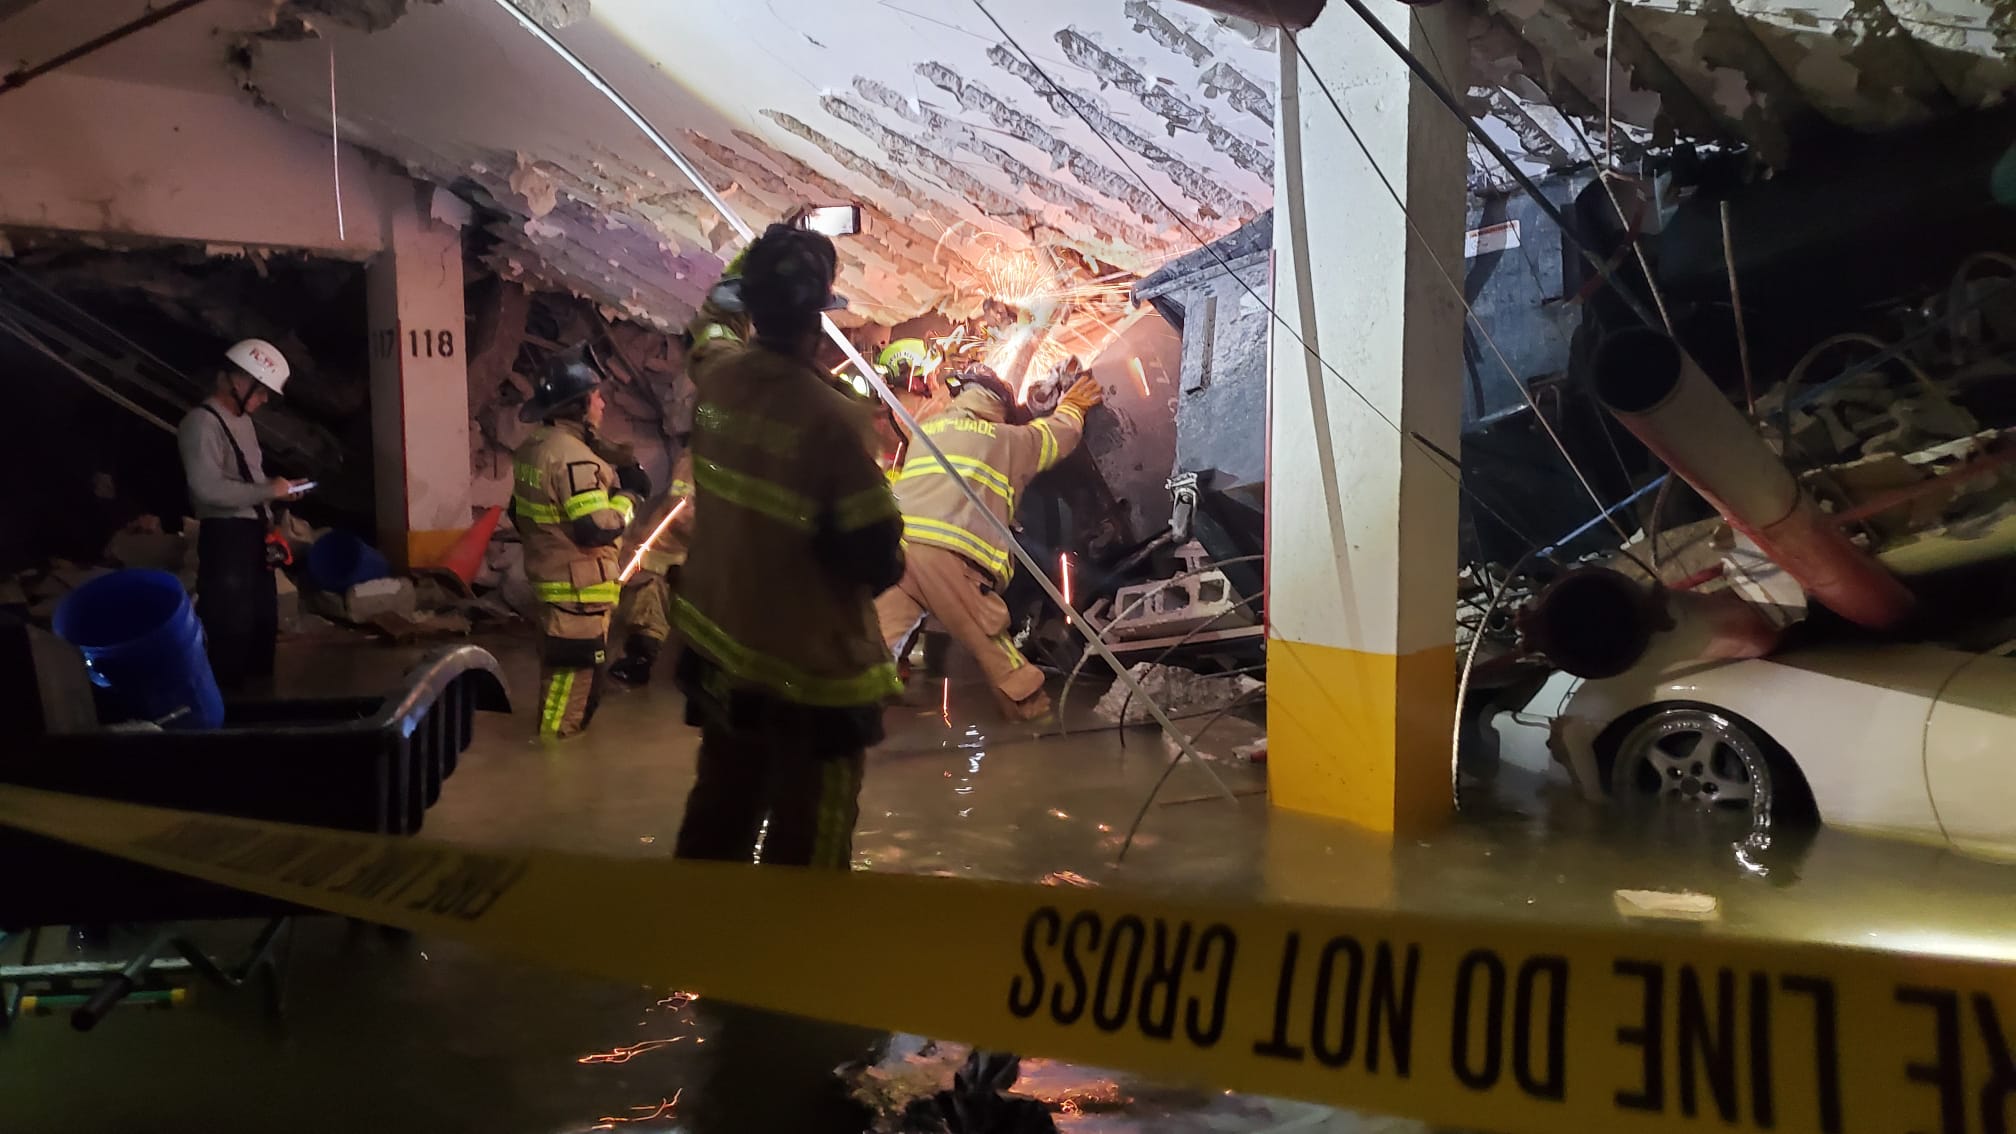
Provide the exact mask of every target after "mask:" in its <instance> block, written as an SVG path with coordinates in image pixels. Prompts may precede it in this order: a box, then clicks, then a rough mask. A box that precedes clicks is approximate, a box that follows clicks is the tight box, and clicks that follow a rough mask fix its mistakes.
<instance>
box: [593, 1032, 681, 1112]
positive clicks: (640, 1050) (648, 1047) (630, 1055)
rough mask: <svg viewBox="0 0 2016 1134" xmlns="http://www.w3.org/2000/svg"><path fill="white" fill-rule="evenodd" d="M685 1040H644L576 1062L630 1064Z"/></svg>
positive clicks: (676, 1037)
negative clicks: (641, 1057) (652, 1052)
mask: <svg viewBox="0 0 2016 1134" xmlns="http://www.w3.org/2000/svg"><path fill="white" fill-rule="evenodd" d="M685 1038H686V1037H685V1036H673V1037H672V1038H671V1039H652V1040H644V1041H642V1042H641V1043H633V1044H631V1045H629V1046H628V1047H619V1048H616V1049H615V1050H613V1051H598V1052H595V1053H594V1054H593V1055H584V1056H582V1057H581V1058H579V1059H577V1060H575V1061H574V1062H576V1063H581V1064H595V1063H628V1062H630V1061H631V1060H633V1059H635V1058H637V1057H638V1056H640V1055H642V1054H644V1053H645V1052H647V1051H656V1050H657V1049H659V1048H661V1047H670V1046H672V1045H673V1044H675V1043H678V1042H679V1041H680V1040H683V1039H685ZM605 1121H606V1120H605Z"/></svg>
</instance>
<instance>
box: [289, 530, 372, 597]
mask: <svg viewBox="0 0 2016 1134" xmlns="http://www.w3.org/2000/svg"><path fill="white" fill-rule="evenodd" d="M307 571H308V581H309V582H310V583H313V584H315V589H317V590H322V591H329V592H331V593H333V594H342V593H343V592H344V591H347V590H349V589H350V588H351V587H354V586H356V585H357V584H359V583H368V582H370V581H371V580H373V579H383V578H386V577H388V576H390V575H391V574H392V565H391V564H390V563H387V562H385V557H384V556H382V555H380V554H378V549H377V548H375V547H372V546H371V545H370V544H368V543H365V542H364V541H363V540H361V539H358V538H357V537H356V536H354V535H351V534H350V533H349V532H344V531H332V532H330V533H328V534H327V535H324V536H323V537H322V538H321V539H318V540H316V541H315V546H313V547H311V548H309V549H308V563H307Z"/></svg>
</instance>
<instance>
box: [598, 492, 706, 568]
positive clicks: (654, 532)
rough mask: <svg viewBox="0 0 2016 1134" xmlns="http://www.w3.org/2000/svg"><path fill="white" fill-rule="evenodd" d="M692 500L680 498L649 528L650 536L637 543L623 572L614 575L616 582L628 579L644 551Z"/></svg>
mask: <svg viewBox="0 0 2016 1134" xmlns="http://www.w3.org/2000/svg"><path fill="white" fill-rule="evenodd" d="M692 502H693V501H692V499H691V498H690V497H689V498H688V499H685V500H681V501H680V502H679V503H678V504H677V505H676V506H674V507H673V509H672V510H671V511H670V512H667V513H665V518H664V519H662V520H660V521H658V526H657V527H655V528H653V529H651V536H650V538H649V539H646V540H645V541H644V542H643V543H640V544H638V545H637V552H636V554H634V555H632V556H631V557H630V562H629V564H628V565H626V566H625V567H624V568H623V573H622V574H620V575H618V576H616V581H617V582H618V583H627V582H629V581H630V576H632V575H635V574H636V573H637V565H638V564H640V563H642V562H644V553H645V552H647V551H649V550H651V545H652V544H654V543H657V542H658V537H659V536H662V535H664V534H665V530H666V529H667V528H670V527H671V526H672V521H674V520H676V519H678V518H679V513H681V512H684V511H685V510H686V505H688V504H691V503H692Z"/></svg>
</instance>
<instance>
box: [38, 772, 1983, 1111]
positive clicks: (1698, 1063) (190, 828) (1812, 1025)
mask: <svg viewBox="0 0 2016 1134" xmlns="http://www.w3.org/2000/svg"><path fill="white" fill-rule="evenodd" d="M0 823H5V824H7V825H10V826H15V827H19V828H22V829H24V830H28V831H32V832H35V833H38V834H42V835H48V836H51V837H54V838H58V839H63V840H66V841H69V842H73V843H76V844H79V845H81V846H86V847H90V848H92V849H94V850H99V851H104V852H107V853H111V854H115V855H118V856H121V857H123V858H128V859H132V860H134V861H136V862H141V863H145V864H147V865H149V866H155V867H160V868H163V869H166V870H172V871H175V872H177V873H181V874H187V875H191V876H193V877H197V878H202V879H206V880H208V881H211V882H217V883H222V884H224V885H227V886H233V887H237V888H239V889H242V890H248V891H251V892H254V893H258V894H264V895H267V896H269V897H273V898H278V899H282V900H285V901H291V902H296V903H299V904H301V905H303V906H309V907H313V908H315V909H320V910H326V911H328V912H330V913H336V914H344V915H348V916H351V917H356V918H362V919H366V920H370V921H375V922H381V923H384V924H387V925H394V926H400V927H403V928H406V929H410V930H414V931H416V932H420V933H427V934H435V935H438V936H442V937H449V938H457V939H461V940H464V941H468V942H470V943H472V944H476V945H480V946H484V947H486V948H490V949H493V950H495V951H497V952H500V953H504V954H508V955H511V956H515V957H519V958H522V959H525V960H529V961H532V962H535V963H540V964H546V965H551V966H554V967H559V968H565V969H570V970H574V971H577V972H582V973H588V974H595V975H600V976H604V977H608V978H611V979H616V980H622V981H629V982H636V983H644V984H653V985H660V986H668V987H680V988H688V989H693V990H695V991H698V992H700V993H702V994H703V995H708V996H718V997H721V998H723V999H727V1000H732V1001H737V1002H741V1003H746V1004H751V1005H755V1006H758V1007H762V1008H770V1009H777V1010H784V1011H789V1012H795V1013H799V1014H802V1015H806V1016H815V1017H820V1018H823V1019H828V1020H834V1021H839V1022H842V1023H848V1024H855V1025H860V1026H865V1027H872V1028H886V1029H891V1030H901V1031H907V1032H913V1033H918V1034H923V1035H930V1036H938V1037H942V1038H946V1039H956V1040H961V1041H965V1042H969V1043H974V1044H977V1045H980V1046H983V1047H987V1048H993V1049H999V1050H1010V1051H1016V1052H1021V1053H1024V1054H1034V1055H1044V1056H1051V1057H1057V1058H1064V1059H1070V1060H1075V1061H1079V1062H1084V1063H1089V1064H1093V1065H1097V1066H1102V1067H1110V1068H1123V1069H1130V1070H1136V1071H1140V1072H1144V1073H1146V1074H1149V1075H1152V1076H1154V1077H1157V1078H1161V1079H1164V1080H1178V1081H1187V1082H1195V1083H1208V1084H1211V1085H1213V1086H1218V1087H1226V1088H1236V1089H1239V1090H1245V1091H1255V1092H1262V1093H1266V1094H1272V1095H1279V1096H1286V1097H1293V1098H1301V1099H1308V1100H1311V1101H1316V1102H1327V1103H1335V1104H1339V1105H1344V1106H1349V1107H1353V1108H1356V1109H1359V1110H1365V1111H1372V1112H1378V1113H1384V1114H1395V1115H1406V1116H1412V1117H1416V1118H1421V1119H1425V1120H1427V1121H1429V1122H1432V1123H1435V1124H1437V1125H1442V1126H1451V1127H1461V1128H1466V1129H1486V1130H1494V1131H1502V1132H1505V1134H1525V1132H1532V1134H1560V1132H1561V1131H1564V1130H1590V1131H1605V1132H1621V1134H1628V1132H1632V1131H1678V1130H1690V1129H1703V1130H1718V1131H1726V1130H1741V1131H1751V1130H1755V1131H1795V1130H1796V1131H1822V1132H1826V1134H1836V1132H1841V1134H1974V1132H1980V1134H2002V1132H2004V1131H2005V1130H2007V1129H2008V1128H2009V1122H2010V1119H2011V1117H2012V1116H2016V1060H2012V1055H2011V1048H2012V1040H2016V968H2011V967H2008V966H2001V965H1997V964H1994V963H1992V962H1987V961H1976V960H1965V959H1954V958H1946V957H1932V956H1924V955H1916V954H1905V953H1892V952H1882V951H1874V950H1860V949H1847V948H1840V947H1833V946H1816V945H1805V944H1789V943H1770V942H1765V941H1752V940H1742V939H1736V938H1730V937H1725V936H1715V937H1709V936H1703V935H1700V934H1698V933H1697V934H1679V933H1673V932H1669V931H1660V930H1638V929H1628V930H1627V929H1621V928H1619V929H1590V928H1582V927H1577V928H1569V927H1548V926H1533V925H1521V924H1500V923H1493V922H1480V921H1471V920H1461V919H1452V918H1446V917H1435V916H1422V915H1415V914H1400V913H1384V912H1365V911H1352V910H1337V909H1320V908H1312V907H1305V906H1294V905H1283V904H1260V903H1249V902H1215V901H1172V900H1165V899H1160V898H1151V897H1144V896H1139V895H1132V894H1127V893H1124V892H1121V891H1117V890H1082V889H1048V888H1043V887H1034V886H1010V885H1000V884H992V883H984V882H969V881H964V880H952V879H942V878H928V877H914V876H904V875H892V874H860V873H856V874H851V875H845V876H839V875H834V874H829V873H824V872H818V871H802V870H788V869H780V868H761V869H754V868H749V867H743V866H736V865H727V864H715V863H687V862H676V861H668V860H664V859H625V858H595V857H589V856H584V855H573V854H562V853H558V852H549V851H531V852H527V851H495V850H477V849H470V848H464V847H456V846H449V845H446V844H442V843H437V842H431V841H427V840H421V839H404V838H388V837H379V836H372V835H357V834H346V833H342V832H334V831H325V830H320V829H315V828H306V827H293V826H286V825H283V824H274V823H257V822H248V821H243V820H235V819H225V818H218V817H213V816H205V815H196V814H191V813H188V812H177V811H166V810H160V809H156V808H146V807H136V806H132V805H128V804H117V803H109V802H104V801H99V800H89V799H81V798H78V797H74V796H65V795H57V794H51V793H46V792H39V791H31V790H28V789H23V788H12V787H4V788H0ZM17 868H18V867H17ZM2012 925H2016V918H2012Z"/></svg>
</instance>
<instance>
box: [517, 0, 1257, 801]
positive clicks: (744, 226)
mask: <svg viewBox="0 0 2016 1134" xmlns="http://www.w3.org/2000/svg"><path fill="white" fill-rule="evenodd" d="M495 2H496V4H497V6H498V7H500V8H502V9H504V11H505V12H507V13H509V14H510V15H511V17H512V18H513V19H515V20H516V21H517V22H518V25H519V26H520V27H522V28H524V29H525V30H526V31H527V32H529V33H531V35H532V36H533V37H534V38H536V39H538V40H539V41H540V42H541V43H542V44H544V45H545V46H546V47H547V49H548V50H550V51H552V52H553V53H554V54H555V55H557V56H559V57H560V58H561V59H562V60H563V61H564V62H566V63H567V64H568V66H569V67H571V68H572V69H573V70H574V71H575V73H576V74H579V75H580V76H581V77H582V78H583V79H585V80H586V81H587V82H588V83H589V85H591V86H593V87H594V88H595V90H596V91H597V92H599V93H600V94H601V95H602V96H603V97H604V98H605V99H607V100H608V101H609V102H610V103H611V104H612V105H613V106H615V107H616V108H617V109H618V110H619V111H621V112H622V113H623V116H624V117H626V118H628V119H629V120H630V122H631V123H632V124H633V125H635V126H636V127H637V129H638V130H639V131H641V132H642V133H643V134H644V136H645V137H646V138H647V139H649V140H650V142H651V144H652V145H653V146H655V147H656V148H657V150H658V152H659V153H661V154H663V155H664V156H665V158H666V160H668V161H670V162H671V163H672V164H673V165H674V166H676V167H678V169H679V172H680V173H682V174H684V175H685V177H686V179H687V180H688V181H690V182H691V183H692V185H693V187H694V188H695V189H698V190H699V191H700V194H701V196H703V197H705V198H707V202H708V204H710V205H712V206H713V207H714V210H715V211H716V212H717V213H719V214H720V215H721V219H722V220H724V221H726V222H727V223H728V224H729V226H730V227H732V228H734V230H735V231H736V232H737V233H738V234H740V235H741V237H742V238H743V239H744V240H749V241H753V240H754V239H755V237H756V230H755V229H753V228H751V227H750V225H749V222H747V221H745V220H743V219H742V217H741V216H740V215H739V214H737V213H736V212H735V210H734V209H733V208H731V207H729V204H728V202H727V200H726V199H724V198H723V197H722V196H721V194H720V192H719V191H718V190H716V189H715V188H714V186H713V184H712V183H711V182H709V181H708V180H707V179H706V178H705V177H703V176H701V174H700V171H699V170H698V169H697V168H695V167H694V165H693V164H692V163H691V162H689V161H687V160H686V157H685V155H683V154H681V153H680V152H679V151H678V149H677V148H675V147H674V146H673V145H672V143H671V142H670V141H668V140H666V138H665V136H664V135H663V134H661V133H660V132H659V131H658V129H657V127H655V126H653V125H651V123H650V121H649V120H647V119H646V118H645V117H644V116H643V114H641V113H640V112H639V111H638V110H637V108H636V107H635V106H632V105H631V104H630V102H629V100H627V99H625V98H624V97H623V96H622V95H621V94H620V93H618V92H617V91H616V89H615V88H614V87H611V86H610V85H609V83H608V81H607V80H605V79H603V78H602V76H601V75H599V74H597V73H596V71H595V69H594V68H592V67H590V66H588V64H587V63H585V62H583V61H582V60H581V58H580V57H579V56H577V55H575V54H574V53H573V52H572V51H570V50H569V49H568V48H567V46H566V45H565V44H563V43H561V42H560V41H559V40H558V39H557V38H555V37H554V35H553V33H551V32H549V31H547V30H546V29H545V28H544V27H543V26H541V25H540V24H539V22H538V21H536V20H534V19H532V18H531V17H530V16H528V15H526V14H525V13H524V12H523V11H521V10H520V9H519V8H518V7H517V5H515V4H513V3H511V0H495ZM975 3H978V0H975ZM982 10H983V11H985V9H984V8H983V9H982ZM989 18H990V19H991V18H992V17H989ZM819 318H820V322H821V324H822V325H823V326H824V328H825V331H826V337H827V338H829V339H831V340H833V342H834V344H835V345H837V346H838V347H839V348H840V350H841V353H843V354H845V355H846V356H847V360H848V361H849V362H851V363H853V364H854V368H855V370H856V372H857V373H859V374H860V375H861V376H862V377H863V378H866V379H867V380H868V383H869V385H871V386H872V387H874V389H875V392H876V394H877V395H879V396H880V397H881V399H882V401H883V404H885V405H887V406H888V407H889V410H890V412H892V413H894V414H895V415H896V417H897V419H898V420H899V421H901V422H902V423H903V425H904V427H905V428H906V430H907V432H908V433H909V435H910V436H911V438H912V439H913V440H915V441H917V442H921V443H922V444H923V446H924V448H925V450H926V451H927V452H929V453H930V454H931V456H932V458H933V459H934V460H936V461H937V462H938V464H939V466H940V467H941V468H943V469H944V470H945V474H946V476H948V477H949V478H950V479H951V481H952V483H953V484H955V485H957V486H958V487H959V491H960V493H961V494H962V495H964V496H965V497H966V499H967V501H968V502H969V503H970V504H972V506H973V507H974V508H975V509H976V510H978V511H979V512H980V513H981V514H982V515H984V516H986V517H987V520H988V523H989V524H990V525H992V526H993V528H994V529H995V531H996V533H997V534H999V535H1000V537H1001V538H1002V540H1003V541H1004V542H1005V544H1006V546H1007V548H1008V550H1009V552H1010V554H1012V555H1014V557H1015V559H1016V561H1017V562H1018V563H1020V564H1021V565H1022V568H1023V570H1025V571H1027V572H1029V575H1030V577H1031V581H1032V582H1034V583H1035V584H1036V585H1037V586H1038V587H1039V588H1041V589H1042V591H1043V593H1044V594H1045V595H1047V596H1049V599H1050V601H1051V602H1054V603H1056V604H1057V606H1058V608H1059V609H1061V610H1063V611H1064V612H1065V613H1066V615H1067V616H1068V621H1069V624H1070V625H1072V626H1073V627H1075V628H1077V630H1078V632H1079V633H1080V634H1081V635H1083V636H1084V638H1085V641H1086V644H1087V645H1088V646H1090V647H1091V649H1092V650H1093V652H1094V653H1097V654H1098V655H1099V656H1100V658H1101V660H1103V661H1105V662H1106V664H1107V665H1109V666H1111V667H1112V669H1113V673H1114V676H1115V677H1116V678H1117V679H1118V680H1119V681H1120V682H1121V683H1122V684H1124V685H1126V686H1127V687H1128V689H1130V690H1131V691H1133V692H1135V693H1140V694H1142V697H1141V702H1142V705H1143V706H1144V707H1145V708H1146V709H1147V710H1148V713H1149V715H1150V716H1152V717H1154V718H1155V723H1156V724H1158V725H1160V726H1161V727H1162V730H1163V731H1164V732H1166V733H1167V734H1168V735H1169V737H1170V739H1172V740H1174V741H1175V742H1176V744H1177V746H1178V747H1179V748H1180V749H1181V750H1182V752H1183V754H1184V755H1185V756H1186V757H1187V758H1188V759H1189V760H1190V761H1191V762H1192V763H1194V764H1196V765H1197V767H1198V768H1200V769H1202V770H1203V772H1204V774H1205V775H1206V776H1209V777H1210V779H1211V782H1212V783H1213V784H1214V785H1215V786H1216V787H1217V788H1218V790H1219V793H1220V794H1222V795H1223V796H1224V797H1225V799H1226V801H1227V802H1229V803H1231V804H1232V805H1233V806H1235V807H1236V806H1238V802H1239V800H1238V797H1237V796H1235V795H1233V794H1232V789H1231V788H1229V787H1227V786H1226V785H1225V781H1224V780H1222V779H1220V778H1219V776H1218V773H1217V772H1215V771H1213V770H1212V768H1211V766H1210V764H1209V763H1207V762H1206V761H1205V759H1204V757H1203V755H1202V754H1201V753H1199V752H1198V751H1197V749H1196V746H1195V745H1193V744H1192V743H1191V742H1190V738H1189V735H1188V734H1186V733H1185V732H1183V730H1181V729H1179V728H1177V727H1176V725H1175V723H1174V722H1172V721H1171V720H1170V719H1169V716H1168V714H1166V713H1164V712H1163V711H1162V707H1161V706H1160V705H1157V704H1156V703H1155V702H1154V700H1153V699H1151V698H1149V697H1148V696H1147V695H1146V694H1145V693H1143V692H1142V690H1141V686H1140V683H1139V682H1137V681H1135V680H1134V676H1133V675H1132V674H1130V673H1128V672H1127V669H1126V667H1125V666H1122V665H1121V664H1120V659H1119V658H1117V657H1115V656H1113V653H1112V651H1110V650H1108V649H1107V648H1106V644H1105V643H1104V642H1102V641H1100V640H1099V636H1098V635H1097V634H1094V633H1093V632H1092V630H1091V628H1090V627H1089V626H1087V625H1086V624H1085V619H1084V617H1083V616H1082V615H1080V614H1079V613H1078V611H1077V610H1075V609H1073V608H1072V606H1071V604H1070V603H1067V602H1065V601H1064V596H1063V595H1062V594H1061V593H1060V592H1059V591H1058V590H1057V587H1056V584H1054V583H1052V582H1051V581H1050V578H1049V576H1048V575H1047V574H1046V573H1045V572H1044V570H1043V567H1042V565H1041V564H1039V563H1037V562H1036V561H1035V559H1033V558H1031V557H1030V555H1029V552H1028V551H1027V549H1025V548H1024V547H1023V546H1022V541H1020V540H1018V539H1016V538H1015V532H1014V530H1013V529H1012V528H1010V527H1009V526H1008V525H1007V524H1006V523H1004V522H1002V521H1001V519H1000V518H999V517H997V516H995V515H994V513H993V511H992V510H990V509H989V508H988V507H987V505H986V503H985V502H984V501H982V500H981V499H980V497H979V496H978V495H977V494H976V493H975V491H974V489H973V487H972V485H970V484H968V483H966V478H965V477H963V476H961V475H960V474H959V471H958V470H957V469H956V468H954V467H953V465H952V462H951V460H950V459H949V458H947V457H946V456H945V453H944V451H943V450H941V449H940V448H939V447H938V443H937V442H936V441H933V440H932V439H931V436H930V435H929V434H927V433H925V432H924V431H923V429H922V428H920V427H919V426H918V424H917V419H916V418H915V417H913V416H911V413H910V411H909V409H908V408H907V407H905V406H904V405H903V403H902V401H901V400H900V399H898V398H897V397H896V394H895V392H894V391H893V390H891V389H890V388H889V384H888V383H887V382H884V381H883V380H882V377H881V375H880V374H879V373H878V372H877V371H876V370H875V368H874V367H873V366H871V365H870V364H869V362H868V360H867V359H866V358H864V357H862V354H861V351H860V350H859V348H857V347H855V345H854V343H853V341H852V340H850V339H849V338H848V337H847V336H846V335H845V334H843V333H841V331H840V328H839V326H838V325H837V324H835V323H834V322H833V319H832V317H831V316H828V315H824V314H822V315H821V316H820V317H819Z"/></svg>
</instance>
